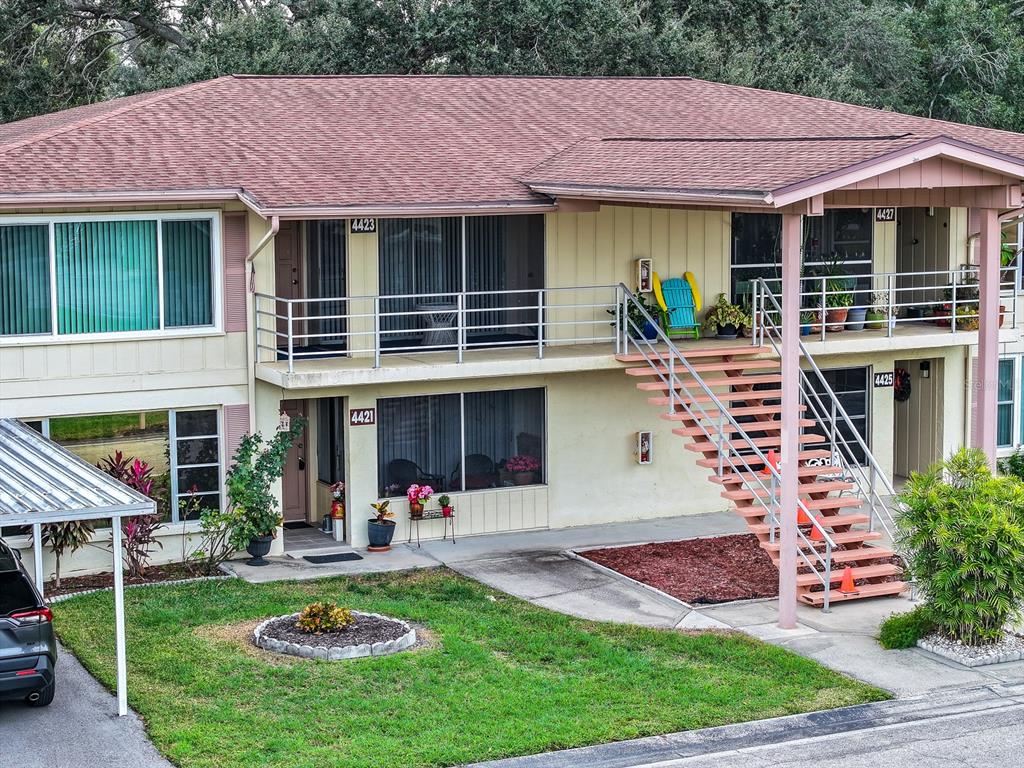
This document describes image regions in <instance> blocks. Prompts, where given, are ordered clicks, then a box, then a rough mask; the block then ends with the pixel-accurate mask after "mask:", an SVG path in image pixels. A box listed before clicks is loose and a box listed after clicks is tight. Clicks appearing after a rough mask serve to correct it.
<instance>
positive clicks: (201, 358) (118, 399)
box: [0, 204, 249, 418]
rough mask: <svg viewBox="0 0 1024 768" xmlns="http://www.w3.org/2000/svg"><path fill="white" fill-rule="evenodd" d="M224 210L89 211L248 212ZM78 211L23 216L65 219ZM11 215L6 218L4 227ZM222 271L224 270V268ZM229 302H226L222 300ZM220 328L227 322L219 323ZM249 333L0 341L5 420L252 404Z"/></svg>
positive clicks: (140, 210)
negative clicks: (249, 395) (248, 400)
mask: <svg viewBox="0 0 1024 768" xmlns="http://www.w3.org/2000/svg"><path fill="white" fill-rule="evenodd" d="M242 209H243V208H242V206H241V204H232V205H225V206H196V205H164V206H146V207H140V206H136V207H118V208H101V209H95V210H90V211H88V212H87V213H88V214H93V213H134V214H137V213H143V212H147V211H153V212H166V211H172V210H187V211H199V210H205V211H227V210H242ZM81 213H86V212H83V211H81V210H75V209H54V210H45V211H44V210H31V211H28V210H27V211H19V212H18V213H17V214H12V215H22V214H33V215H36V214H38V215H54V216H57V215H64V214H81ZM5 217H6V214H5V215H4V216H0V222H2V221H3V219H4V218H5ZM221 271H223V266H221ZM221 305H223V302H221ZM217 325H218V327H221V326H222V325H223V322H222V318H218V323H217ZM246 344H247V342H246V334H244V333H224V332H223V331H222V330H218V331H210V332H209V333H205V332H200V333H199V334H175V333H174V332H173V331H171V330H168V331H167V332H166V333H165V334H163V335H161V336H160V337H154V336H150V337H147V338H138V339H132V340H119V341H92V340H89V339H88V338H87V337H83V338H75V337H68V338H67V339H66V340H65V339H61V340H60V341H59V342H58V343H51V342H49V341H45V340H39V341H35V340H18V341H16V342H6V343H5V342H2V341H0V417H16V418H31V417H44V416H58V415H77V414H91V413H114V412H119V411H134V410H145V409H149V408H156V409H161V408H185V407H191V406H202V405H221V404H227V403H242V402H245V400H246V394H245V388H246V385H247V371H248V368H249V366H248V359H247V346H246Z"/></svg>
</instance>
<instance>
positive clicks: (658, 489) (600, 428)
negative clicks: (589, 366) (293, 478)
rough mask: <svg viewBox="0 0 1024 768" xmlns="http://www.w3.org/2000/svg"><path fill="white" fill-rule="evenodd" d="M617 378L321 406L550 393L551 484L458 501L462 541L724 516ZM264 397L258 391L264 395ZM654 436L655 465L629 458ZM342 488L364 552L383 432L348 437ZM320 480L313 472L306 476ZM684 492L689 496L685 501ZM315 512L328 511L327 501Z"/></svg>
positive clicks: (437, 390) (359, 398) (399, 504)
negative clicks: (647, 434)
mask: <svg viewBox="0 0 1024 768" xmlns="http://www.w3.org/2000/svg"><path fill="white" fill-rule="evenodd" d="M634 384H635V382H634V381H633V380H632V379H631V378H629V377H627V376H626V375H625V374H623V373H622V372H621V371H617V370H616V371H591V372H585V373H576V374H561V375H549V376H529V377H510V378H498V379H487V380H462V381H456V382H433V383H431V382H421V383H418V384H402V385H391V386H386V387H358V388H352V389H347V390H333V391H332V390H325V391H323V392H318V393H316V396H318V397H321V396H322V397H334V396H346V397H348V404H347V407H348V408H350V409H351V408H373V407H376V406H377V399H378V398H384V397H402V396H412V395H430V394H443V393H449V392H474V391H483V390H495V389H519V388H527V387H544V388H545V390H546V393H547V435H546V454H547V456H546V464H545V468H546V473H547V484H546V485H543V486H524V487H509V488H496V489H488V490H483V491H470V492H466V493H452V494H450V495H451V496H452V497H453V501H454V503H455V506H456V510H457V527H456V532H457V534H458V535H463V536H465V535H472V534H478V533H497V532H501V531H511V530H525V529H530V528H544V527H552V528H560V527H567V526H577V525H589V524H593V523H601V522H611V521H616V520H619V521H621V520H639V519H643V518H652V517H664V516H672V515H683V514H691V513H699V512H707V511H711V510H716V509H725V508H726V505H725V503H724V502H723V500H722V499H721V498H720V497H719V491H720V489H719V488H718V486H716V485H714V484H712V483H710V482H709V481H708V480H707V478H708V476H709V475H708V473H707V471H706V470H704V469H702V468H699V467H697V466H696V464H695V461H696V458H697V455H696V454H693V453H691V452H689V451H686V450H685V449H684V448H683V445H684V442H683V439H682V438H680V437H677V436H675V435H673V434H672V433H671V429H672V427H673V426H674V425H673V424H671V423H670V422H667V421H665V420H663V419H661V418H659V410H658V409H657V408H655V407H653V406H650V405H648V404H647V401H646V395H645V393H642V392H640V391H638V390H637V389H636V388H635V386H634ZM260 394H261V396H262V394H263V393H262V391H261V393H260ZM640 430H653V431H654V452H655V454H654V455H655V458H654V463H653V464H651V465H643V466H641V465H639V464H637V463H636V460H635V457H634V455H633V449H634V446H635V444H636V437H635V435H636V432H637V431H640ZM345 452H346V462H347V467H346V482H347V501H348V510H347V514H348V518H349V527H350V536H351V541H352V543H353V544H355V545H356V546H360V545H364V544H365V541H366V539H365V537H366V526H365V523H364V521H365V520H366V519H367V517H368V516H369V515H370V513H371V511H372V510H371V509H370V504H371V503H372V502H375V501H377V500H378V497H377V488H378V477H377V428H376V427H375V426H356V427H352V426H347V427H346V428H345ZM310 469H311V470H312V471H313V474H314V475H315V467H310ZM680 488H685V489H686V492H685V493H684V494H680V492H679V491H680ZM319 503H321V504H329V502H327V500H326V498H323V499H322V500H321V501H320V502H319ZM391 507H392V509H393V510H394V511H395V512H396V521H397V524H398V529H397V531H396V532H395V540H396V541H404V540H405V538H406V537H407V536H408V532H409V531H408V505H407V504H406V503H405V501H404V500H402V499H396V500H394V501H392V504H391ZM421 525H422V535H423V536H424V537H425V538H426V537H431V536H434V535H435V534H436V536H438V537H440V535H441V532H442V531H441V523H439V522H438V523H428V522H424V523H422V524H421Z"/></svg>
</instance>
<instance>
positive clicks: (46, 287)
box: [0, 224, 51, 336]
mask: <svg viewBox="0 0 1024 768" xmlns="http://www.w3.org/2000/svg"><path fill="white" fill-rule="evenodd" d="M49 240H50V236H49V232H48V231H47V227H46V226H45V225H36V224H32V225H14V226H6V225H5V226H0V336H21V335H27V334H36V333H50V332H51V324H50V242H49Z"/></svg>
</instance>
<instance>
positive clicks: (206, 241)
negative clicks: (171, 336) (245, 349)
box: [162, 219, 213, 328]
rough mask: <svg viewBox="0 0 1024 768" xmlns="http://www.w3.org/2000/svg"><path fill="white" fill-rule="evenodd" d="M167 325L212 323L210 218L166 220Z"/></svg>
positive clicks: (165, 290) (164, 252)
mask: <svg viewBox="0 0 1024 768" xmlns="http://www.w3.org/2000/svg"><path fill="white" fill-rule="evenodd" d="M162 235H163V259H164V325H165V326H166V327H167V328H188V327H191V326H197V325H212V324H213V271H212V270H213V254H212V253H211V247H212V237H211V233H210V220H209V219H186V220H184V221H164V222H163V233H162Z"/></svg>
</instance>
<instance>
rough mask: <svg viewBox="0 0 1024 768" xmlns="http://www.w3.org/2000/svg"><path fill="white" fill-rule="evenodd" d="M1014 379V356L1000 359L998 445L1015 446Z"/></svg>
mask: <svg viewBox="0 0 1024 768" xmlns="http://www.w3.org/2000/svg"><path fill="white" fill-rule="evenodd" d="M1013 379H1014V358H1012V357H1005V358H1003V359H1001V360H1000V361H999V385H998V389H997V396H996V445H998V446H999V447H1000V448H1010V447H1012V446H1013V404H1014V403H1013Z"/></svg>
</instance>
